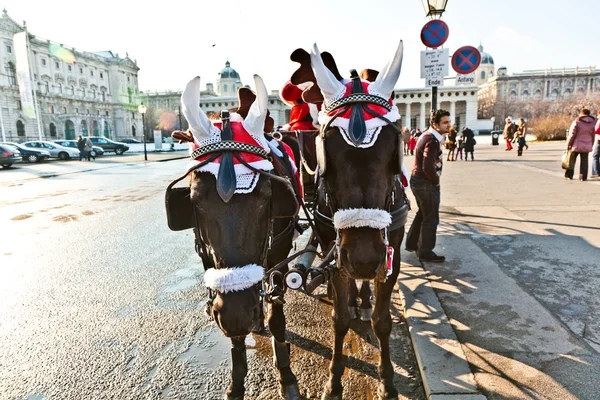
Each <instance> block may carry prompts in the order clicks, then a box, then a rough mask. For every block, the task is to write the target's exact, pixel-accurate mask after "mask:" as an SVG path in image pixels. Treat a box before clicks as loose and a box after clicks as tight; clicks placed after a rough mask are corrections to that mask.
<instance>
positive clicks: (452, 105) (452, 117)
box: [450, 101, 456, 125]
mask: <svg viewBox="0 0 600 400" xmlns="http://www.w3.org/2000/svg"><path fill="white" fill-rule="evenodd" d="M450 123H451V124H452V125H454V124H456V102H455V101H451V102H450Z"/></svg>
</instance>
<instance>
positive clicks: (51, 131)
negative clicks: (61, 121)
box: [50, 123, 56, 137]
mask: <svg viewBox="0 0 600 400" xmlns="http://www.w3.org/2000/svg"><path fill="white" fill-rule="evenodd" d="M50 136H51V137H56V125H54V124H53V123H50Z"/></svg>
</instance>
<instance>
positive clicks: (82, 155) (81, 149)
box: [77, 135, 89, 161]
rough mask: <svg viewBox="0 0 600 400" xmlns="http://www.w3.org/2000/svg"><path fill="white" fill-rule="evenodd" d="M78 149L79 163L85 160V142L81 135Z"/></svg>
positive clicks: (78, 140)
mask: <svg viewBox="0 0 600 400" xmlns="http://www.w3.org/2000/svg"><path fill="white" fill-rule="evenodd" d="M77 148H78V149H79V161H81V160H82V159H84V158H85V140H83V137H82V136H81V135H79V139H77ZM88 161H89V160H88Z"/></svg>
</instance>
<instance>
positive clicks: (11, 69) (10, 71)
mask: <svg viewBox="0 0 600 400" xmlns="http://www.w3.org/2000/svg"><path fill="white" fill-rule="evenodd" d="M6 73H7V75H8V83H10V84H11V85H12V86H16V85H17V74H16V70H15V65H14V64H13V63H11V62H9V63H7V64H6Z"/></svg>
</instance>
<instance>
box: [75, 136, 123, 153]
mask: <svg viewBox="0 0 600 400" xmlns="http://www.w3.org/2000/svg"><path fill="white" fill-rule="evenodd" d="M89 138H90V140H91V141H92V143H93V144H95V145H96V146H100V147H102V148H103V149H104V151H114V152H115V153H116V154H117V155H121V154H123V153H125V152H126V151H127V150H129V146H127V145H126V144H125V143H121V142H115V141H114V140H110V139H108V138H105V137H99V136H90V137H89ZM84 139H87V137H85V138H84Z"/></svg>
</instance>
